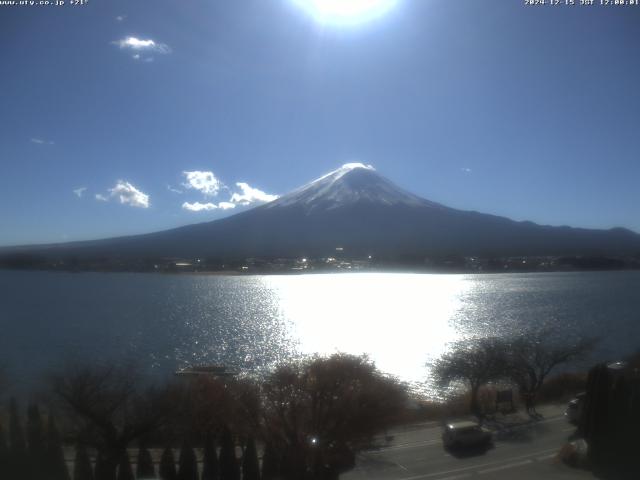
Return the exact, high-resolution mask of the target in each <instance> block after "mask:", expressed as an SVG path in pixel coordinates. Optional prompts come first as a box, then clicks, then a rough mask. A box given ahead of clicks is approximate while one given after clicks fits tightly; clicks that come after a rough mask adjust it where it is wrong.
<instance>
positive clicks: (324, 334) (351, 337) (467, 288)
mask: <svg viewBox="0 0 640 480" xmlns="http://www.w3.org/2000/svg"><path fill="white" fill-rule="evenodd" d="M0 326H1V332H0V364H2V363H4V364H5V365H6V367H7V370H8V371H9V372H10V374H11V380H12V383H13V384H14V386H15V387H16V388H17V389H20V388H23V389H27V388H32V387H33V385H34V384H36V383H37V380H38V379H40V378H42V375H43V374H44V373H46V372H47V371H50V370H51V369H55V368H59V367H60V366H61V365H64V364H65V362H69V361H74V362H78V361H82V362H102V363H110V362H114V361H115V362H124V361H129V360H133V361H135V362H136V363H137V364H138V366H139V367H140V368H141V369H142V370H143V371H146V372H149V373H153V374H157V375H167V374H170V373H171V372H173V371H175V370H176V369H178V368H180V367H183V366H186V365H193V364H205V363H215V364H225V365H229V366H232V367H234V368H237V369H239V370H242V371H245V372H260V371H262V370H264V369H265V368H269V367H270V366H272V365H274V364H276V363H278V362H280V361H283V360H286V359H289V358H293V357H297V356H299V355H304V354H314V353H319V354H330V353H333V352H348V353H354V354H362V353H366V354H368V355H369V356H370V358H371V359H372V360H374V361H375V362H376V365H377V366H378V367H379V368H380V369H381V370H383V371H385V372H388V373H391V374H393V375H397V376H398V377H399V378H401V379H403V380H406V381H408V382H411V383H413V384H414V385H416V386H418V387H419V386H421V385H422V383H423V382H424V381H425V380H426V379H427V377H428V369H427V367H425V363H426V362H428V361H429V360H432V359H434V358H436V357H437V356H438V355H440V354H441V353H442V352H443V351H445V350H446V348H447V343H449V342H452V341H455V340H456V339H460V338H463V337H467V336H474V335H494V334H497V335H508V334H510V333H514V332H521V331H523V330H525V329H527V328H534V329H539V328H547V327H555V328H557V330H558V331H559V334H561V335H589V336H593V335H596V336H598V337H601V338H602V341H601V342H600V344H599V346H598V349H597V352H596V353H595V357H596V358H598V359H616V358H618V357H619V356H620V355H622V354H626V353H629V352H631V351H633V350H635V349H638V348H640V272H580V273H527V274H495V275H467V274H463V275H447V274H433V275H431V274H402V273H356V274H317V275H314V274H311V275H282V276H278V275H266V276H221V275H186V274H185V275H162V274H128V273H79V274H73V273H59V272H21V271H0Z"/></svg>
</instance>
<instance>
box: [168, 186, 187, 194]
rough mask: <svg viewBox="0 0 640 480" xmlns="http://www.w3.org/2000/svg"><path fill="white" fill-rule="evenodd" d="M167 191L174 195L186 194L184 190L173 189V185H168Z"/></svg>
mask: <svg viewBox="0 0 640 480" xmlns="http://www.w3.org/2000/svg"><path fill="white" fill-rule="evenodd" d="M167 190H169V191H170V192H173V193H184V192H183V191H182V190H179V189H177V188H174V187H172V186H171V185H167Z"/></svg>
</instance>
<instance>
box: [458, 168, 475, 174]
mask: <svg viewBox="0 0 640 480" xmlns="http://www.w3.org/2000/svg"><path fill="white" fill-rule="evenodd" d="M460 170H461V171H462V173H471V172H473V170H471V169H470V168H469V167H462V168H461V169H460Z"/></svg>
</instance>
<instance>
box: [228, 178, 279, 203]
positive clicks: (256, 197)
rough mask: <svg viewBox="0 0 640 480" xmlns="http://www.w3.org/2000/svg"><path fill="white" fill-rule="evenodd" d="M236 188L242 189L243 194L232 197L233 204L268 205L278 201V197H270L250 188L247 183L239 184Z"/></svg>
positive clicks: (235, 194)
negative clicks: (267, 203)
mask: <svg viewBox="0 0 640 480" xmlns="http://www.w3.org/2000/svg"><path fill="white" fill-rule="evenodd" d="M236 186H237V187H238V188H239V189H240V191H241V193H234V194H233V195H231V202H233V203H237V204H239V205H251V204H252V203H266V202H271V201H273V200H276V199H277V198H278V195H270V194H268V193H265V192H263V191H262V190H258V189H257V188H253V187H251V186H249V184H247V183H245V182H237V183H236Z"/></svg>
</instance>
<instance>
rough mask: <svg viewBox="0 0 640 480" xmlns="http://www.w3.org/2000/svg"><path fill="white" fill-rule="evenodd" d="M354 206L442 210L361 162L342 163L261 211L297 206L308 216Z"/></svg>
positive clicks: (440, 206) (439, 206)
mask: <svg viewBox="0 0 640 480" xmlns="http://www.w3.org/2000/svg"><path fill="white" fill-rule="evenodd" d="M354 204H375V205H387V206H394V205H407V206H413V207H420V206H422V207H424V206H428V207H432V208H444V207H443V206H442V205H439V204H437V203H434V202H430V201H429V200H425V199H423V198H420V197H418V196H416V195H413V194H412V193H409V192H407V191H405V190H403V189H401V188H400V187H398V186H397V185H395V184H394V183H392V182H391V181H390V180H388V179H386V178H385V177H383V176H382V175H380V174H379V173H378V172H376V169H375V168H373V167H372V166H371V165H365V164H363V163H346V164H344V165H343V166H342V167H340V168H338V169H337V170H334V171H332V172H329V173H327V174H326V175H323V176H322V177H320V178H317V179H316V180H313V181H312V182H310V183H308V184H306V185H304V186H302V187H300V188H298V189H296V190H294V191H293V192H291V193H289V194H287V195H285V196H283V197H280V198H279V199H278V200H276V201H274V202H271V203H269V204H268V205H265V208H278V207H287V206H299V207H301V208H303V209H304V210H305V211H306V212H307V213H311V212H317V211H327V210H333V209H336V208H340V207H344V206H349V205H354Z"/></svg>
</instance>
